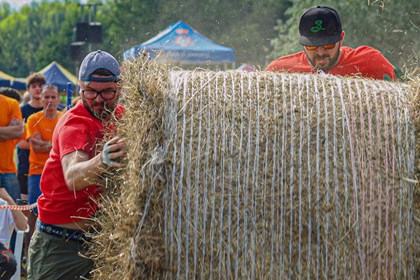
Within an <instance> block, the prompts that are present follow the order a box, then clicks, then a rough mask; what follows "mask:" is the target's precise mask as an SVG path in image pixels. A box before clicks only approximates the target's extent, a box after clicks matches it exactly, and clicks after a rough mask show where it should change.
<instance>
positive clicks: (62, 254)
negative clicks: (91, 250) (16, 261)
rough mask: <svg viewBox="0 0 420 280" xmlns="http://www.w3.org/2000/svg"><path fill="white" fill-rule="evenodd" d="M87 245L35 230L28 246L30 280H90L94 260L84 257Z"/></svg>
mask: <svg viewBox="0 0 420 280" xmlns="http://www.w3.org/2000/svg"><path fill="white" fill-rule="evenodd" d="M86 250H87V243H85V242H81V241H74V240H68V239H66V238H65V237H64V236H63V237H56V236H53V235H50V234H47V233H44V232H40V231H39V229H36V230H35V232H34V234H33V236H32V239H31V243H30V246H29V252H28V254H29V264H28V280H30V279H32V280H39V279H43V280H44V279H45V280H49V279H63V280H67V279H72V280H73V279H80V277H81V276H83V277H85V278H89V272H90V271H91V269H92V267H93V261H92V260H90V259H88V258H85V257H82V256H80V255H79V253H80V254H82V255H85V253H86Z"/></svg>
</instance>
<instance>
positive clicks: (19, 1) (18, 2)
mask: <svg viewBox="0 0 420 280" xmlns="http://www.w3.org/2000/svg"><path fill="white" fill-rule="evenodd" d="M32 1H33V0H0V2H7V3H9V4H10V6H11V7H12V8H14V9H19V8H20V7H22V6H23V5H26V4H29V3H31V2H32ZM35 1H37V0H35ZM80 2H81V3H86V2H87V0H81V1H80Z"/></svg>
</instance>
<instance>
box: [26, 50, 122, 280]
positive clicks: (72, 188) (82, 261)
mask: <svg viewBox="0 0 420 280" xmlns="http://www.w3.org/2000/svg"><path fill="white" fill-rule="evenodd" d="M120 73H121V72H120V66H119V64H118V62H117V60H116V59H115V58H114V57H113V56H112V55H110V54H109V53H107V52H104V51H100V50H98V51H94V52H91V53H89V54H88V55H87V56H86V57H85V59H84V60H83V62H82V64H81V66H80V71H79V87H80V91H79V94H80V96H81V100H80V101H79V102H78V103H77V104H76V106H74V107H73V108H72V109H70V110H69V111H68V112H66V113H65V114H64V115H63V116H62V117H61V118H60V120H59V121H58V123H57V125H56V127H55V129H54V133H53V137H52V143H51V145H52V148H51V151H50V155H49V158H48V160H47V161H46V163H45V166H44V170H43V172H42V175H41V181H40V187H41V192H42V194H41V196H40V197H39V199H38V214H39V216H38V219H39V220H38V222H37V228H36V230H35V232H34V234H33V236H32V239H31V244H30V247H29V265H28V279H79V278H80V277H86V278H89V272H90V270H91V269H92V266H93V262H92V260H90V259H88V258H84V257H82V256H80V254H82V255H83V254H84V253H85V252H86V250H87V248H86V243H85V241H86V236H85V235H84V233H83V231H84V230H87V229H89V227H90V226H91V220H90V219H89V218H91V217H92V216H93V215H94V214H95V212H96V210H97V208H98V204H97V200H98V199H99V194H100V191H101V188H100V185H101V182H102V177H103V176H102V173H104V172H105V171H106V170H107V169H109V168H120V167H122V164H121V163H120V162H119V159H120V158H121V157H122V156H123V155H124V154H125V152H124V149H123V148H124V146H125V139H120V138H119V137H114V138H113V139H111V140H110V141H108V142H107V143H105V145H103V147H102V145H101V141H102V139H103V136H104V133H105V132H106V131H107V130H109V129H115V125H113V121H114V120H115V119H119V118H120V117H121V115H122V112H123V108H122V107H121V105H117V100H118V97H119V96H120V94H121V86H120V85H119V80H120V79H119V76H120Z"/></svg>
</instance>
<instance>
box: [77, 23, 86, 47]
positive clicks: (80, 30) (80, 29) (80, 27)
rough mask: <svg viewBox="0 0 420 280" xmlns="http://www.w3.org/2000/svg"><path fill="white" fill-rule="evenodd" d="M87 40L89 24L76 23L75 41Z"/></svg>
mask: <svg viewBox="0 0 420 280" xmlns="http://www.w3.org/2000/svg"><path fill="white" fill-rule="evenodd" d="M88 38H89V23H87V22H78V23H77V25H76V41H79V42H82V41H87V40H88Z"/></svg>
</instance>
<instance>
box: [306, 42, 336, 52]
mask: <svg viewBox="0 0 420 280" xmlns="http://www.w3.org/2000/svg"><path fill="white" fill-rule="evenodd" d="M335 44H336V43H334V44H328V45H324V46H305V49H307V50H308V51H314V50H316V49H317V48H324V49H326V50H331V49H333V48H334V47H335Z"/></svg>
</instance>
